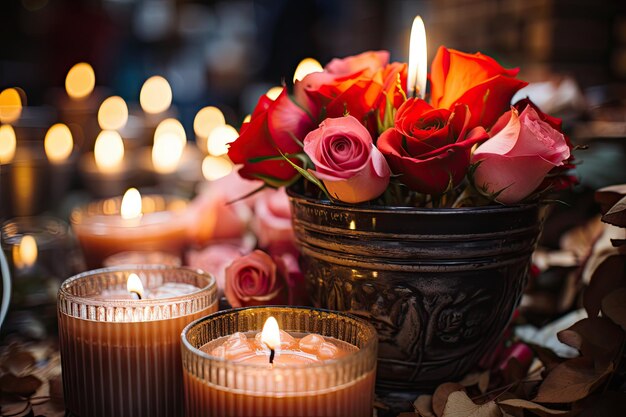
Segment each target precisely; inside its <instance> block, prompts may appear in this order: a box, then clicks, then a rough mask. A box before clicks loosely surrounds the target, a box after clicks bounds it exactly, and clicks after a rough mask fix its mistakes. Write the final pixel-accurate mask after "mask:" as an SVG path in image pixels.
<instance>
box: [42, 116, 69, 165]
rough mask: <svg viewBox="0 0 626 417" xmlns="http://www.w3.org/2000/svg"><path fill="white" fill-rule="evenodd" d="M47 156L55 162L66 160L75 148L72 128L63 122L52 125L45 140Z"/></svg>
mask: <svg viewBox="0 0 626 417" xmlns="http://www.w3.org/2000/svg"><path fill="white" fill-rule="evenodd" d="M43 146H44V149H45V151H46V156H47V157H48V159H49V160H50V161H51V162H53V163H59V162H63V161H65V160H66V159H67V158H68V157H69V156H70V154H71V153H72V149H74V141H73V139H72V132H70V128H69V127H67V126H66V125H64V124H63V123H57V124H55V125H52V127H50V129H48V132H47V133H46V137H45V139H44V142H43Z"/></svg>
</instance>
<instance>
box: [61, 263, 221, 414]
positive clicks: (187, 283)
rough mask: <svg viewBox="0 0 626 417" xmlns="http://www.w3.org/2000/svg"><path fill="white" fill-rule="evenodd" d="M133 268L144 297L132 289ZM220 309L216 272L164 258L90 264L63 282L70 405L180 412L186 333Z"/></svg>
mask: <svg viewBox="0 0 626 417" xmlns="http://www.w3.org/2000/svg"><path fill="white" fill-rule="evenodd" d="M131 274H136V275H137V276H138V277H139V279H140V280H141V282H142V284H143V288H144V290H145V293H144V297H143V298H141V299H134V298H133V297H132V294H131V293H130V292H129V291H128V290H127V289H126V288H127V281H128V279H129V276H131ZM216 310H217V289H216V285H215V279H214V278H213V276H212V275H209V274H207V273H205V272H203V271H200V270H193V269H189V268H178V267H169V266H163V265H141V266H136V267H114V268H104V269H99V270H94V271H88V272H85V273H82V274H79V275H76V276H74V277H72V278H69V279H68V280H66V281H65V282H64V283H63V284H62V285H61V289H60V290H59V295H58V319H59V346H60V352H61V365H62V368H63V391H64V393H65V394H64V397H65V406H66V408H67V410H68V411H69V412H70V413H71V414H72V415H74V416H80V417H114V416H115V417H119V416H133V417H144V416H145V417H179V416H180V415H181V410H182V409H183V406H184V403H183V379H182V378H183V374H182V365H181V348H180V334H181V331H182V330H183V328H184V327H185V326H186V325H187V324H189V323H190V322H192V321H193V320H196V319H198V318H199V317H203V316H206V315H207V314H209V313H212V312H214V311H216Z"/></svg>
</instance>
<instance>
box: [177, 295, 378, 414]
mask: <svg viewBox="0 0 626 417" xmlns="http://www.w3.org/2000/svg"><path fill="white" fill-rule="evenodd" d="M270 316H272V317H275V318H276V319H277V321H278V322H280V323H281V324H280V326H281V327H282V328H284V329H286V331H285V330H281V331H280V332H279V331H278V328H276V329H275V332H274V333H275V334H274V336H273V338H272V337H269V338H268V337H266V335H267V332H266V327H264V329H263V331H262V332H259V331H258V329H260V327H261V326H262V325H263V323H264V322H265V321H266V320H267V319H268V318H269V320H268V323H269V321H270V320H272V318H271V317H270ZM279 334H280V337H279V336H278V335H279ZM377 343H378V340H377V336H376V331H375V329H374V328H373V327H372V326H371V324H369V323H367V322H365V321H363V320H360V319H357V318H355V317H352V316H349V315H346V314H343V313H337V312H330V311H325V310H318V309H310V308H300V307H296V308H292V307H255V308H247V309H237V310H229V311H224V312H219V313H216V314H213V315H211V316H209V317H206V318H204V319H200V320H198V321H196V322H194V323H192V324H190V325H189V326H187V328H186V329H185V330H184V331H183V369H184V381H185V404H186V415H187V416H188V417H201V416H208V415H210V416H356V417H358V416H371V414H372V401H373V394H374V383H375V370H376V350H377ZM272 349H274V352H275V353H274V355H272V354H271V351H272ZM272 356H273V358H272ZM270 358H272V359H273V360H272V363H270Z"/></svg>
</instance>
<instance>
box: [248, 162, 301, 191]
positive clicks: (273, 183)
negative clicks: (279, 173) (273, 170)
mask: <svg viewBox="0 0 626 417" xmlns="http://www.w3.org/2000/svg"><path fill="white" fill-rule="evenodd" d="M289 162H291V161H289ZM298 168H299V167H298ZM252 176H253V177H254V178H256V179H258V180H261V181H263V182H264V183H266V184H267V185H269V186H270V187H273V188H280V187H289V186H290V185H291V184H293V183H295V182H296V181H298V178H300V176H298V175H294V177H293V178H290V179H288V180H283V179H281V178H276V177H273V176H271V175H265V174H252Z"/></svg>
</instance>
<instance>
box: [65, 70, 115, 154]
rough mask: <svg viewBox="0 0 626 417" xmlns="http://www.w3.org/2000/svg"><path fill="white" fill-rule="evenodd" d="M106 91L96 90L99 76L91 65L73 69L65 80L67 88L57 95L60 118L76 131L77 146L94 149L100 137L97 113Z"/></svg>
mask: <svg viewBox="0 0 626 417" xmlns="http://www.w3.org/2000/svg"><path fill="white" fill-rule="evenodd" d="M104 94H105V88H103V87H96V74H95V71H94V69H93V67H92V66H91V65H90V64H89V63H87V62H79V63H77V64H75V65H74V66H72V67H71V68H70V69H69V70H68V72H67V75H66V77H65V89H64V90H57V91H56V92H55V101H56V105H55V107H56V108H57V109H58V111H59V119H60V121H61V122H63V123H64V124H66V125H67V126H69V127H70V129H71V130H72V136H73V137H74V141H75V142H76V147H77V148H78V149H79V150H80V151H81V152H84V151H88V150H91V149H93V143H94V140H95V139H96V136H97V134H98V123H97V122H98V120H97V117H96V115H97V113H98V107H99V105H100V102H101V101H102V100H103V98H104V97H103V96H104Z"/></svg>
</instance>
